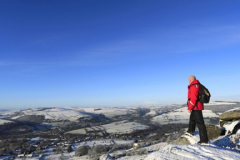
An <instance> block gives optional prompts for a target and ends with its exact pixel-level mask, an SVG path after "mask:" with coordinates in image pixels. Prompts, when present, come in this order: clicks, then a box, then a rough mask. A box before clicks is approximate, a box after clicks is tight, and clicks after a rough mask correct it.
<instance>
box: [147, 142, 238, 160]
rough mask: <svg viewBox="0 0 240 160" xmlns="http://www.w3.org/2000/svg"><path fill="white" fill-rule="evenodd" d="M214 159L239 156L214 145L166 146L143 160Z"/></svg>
mask: <svg viewBox="0 0 240 160" xmlns="http://www.w3.org/2000/svg"><path fill="white" fill-rule="evenodd" d="M162 159H166V160H171V159H182V160H188V159H214V160H223V159H224V160H225V159H226V160H237V159H240V154H239V153H237V152H234V151H231V150H229V149H224V148H221V147H218V146H215V145H167V146H166V147H165V148H163V149H162V150H160V151H157V152H153V153H151V154H149V155H148V156H147V157H146V158H145V160H162Z"/></svg>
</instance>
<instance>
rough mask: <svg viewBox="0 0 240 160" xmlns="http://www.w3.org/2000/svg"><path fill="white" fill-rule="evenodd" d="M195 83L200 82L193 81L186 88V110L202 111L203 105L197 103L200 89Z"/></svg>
mask: <svg viewBox="0 0 240 160" xmlns="http://www.w3.org/2000/svg"><path fill="white" fill-rule="evenodd" d="M196 83H200V82H199V81H198V80H194V81H193V82H192V83H191V84H190V85H189V86H188V110H204V106H203V103H201V102H200V101H197V99H198V96H199V94H200V89H199V85H198V84H196ZM196 104H197V105H196Z"/></svg>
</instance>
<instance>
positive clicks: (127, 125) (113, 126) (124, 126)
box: [66, 121, 148, 134]
mask: <svg viewBox="0 0 240 160" xmlns="http://www.w3.org/2000/svg"><path fill="white" fill-rule="evenodd" d="M147 128H148V126H146V125H144V124H141V123H137V122H128V121H119V122H113V123H109V124H105V125H101V126H97V127H96V126H95V127H91V128H82V129H77V130H72V131H68V132H66V133H70V134H86V133H87V132H86V131H94V130H95V131H96V132H99V133H101V132H102V131H106V132H107V133H109V134H115V133H116V134H126V133H131V132H133V131H135V130H145V129H147Z"/></svg>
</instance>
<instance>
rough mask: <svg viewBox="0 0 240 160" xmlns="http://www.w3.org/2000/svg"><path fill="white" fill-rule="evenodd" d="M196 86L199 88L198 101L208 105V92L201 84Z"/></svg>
mask: <svg viewBox="0 0 240 160" xmlns="http://www.w3.org/2000/svg"><path fill="white" fill-rule="evenodd" d="M197 84H199V88H200V94H199V97H198V101H200V102H201V103H209V101H210V97H211V94H210V92H209V90H208V89H207V88H206V87H205V86H204V85H202V84H201V83H197Z"/></svg>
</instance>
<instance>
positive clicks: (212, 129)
mask: <svg viewBox="0 0 240 160" xmlns="http://www.w3.org/2000/svg"><path fill="white" fill-rule="evenodd" d="M205 126H206V129H207V135H208V139H209V140H213V139H216V138H218V137H219V136H220V135H221V132H222V128H221V127H219V126H215V125H212V124H205Z"/></svg>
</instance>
